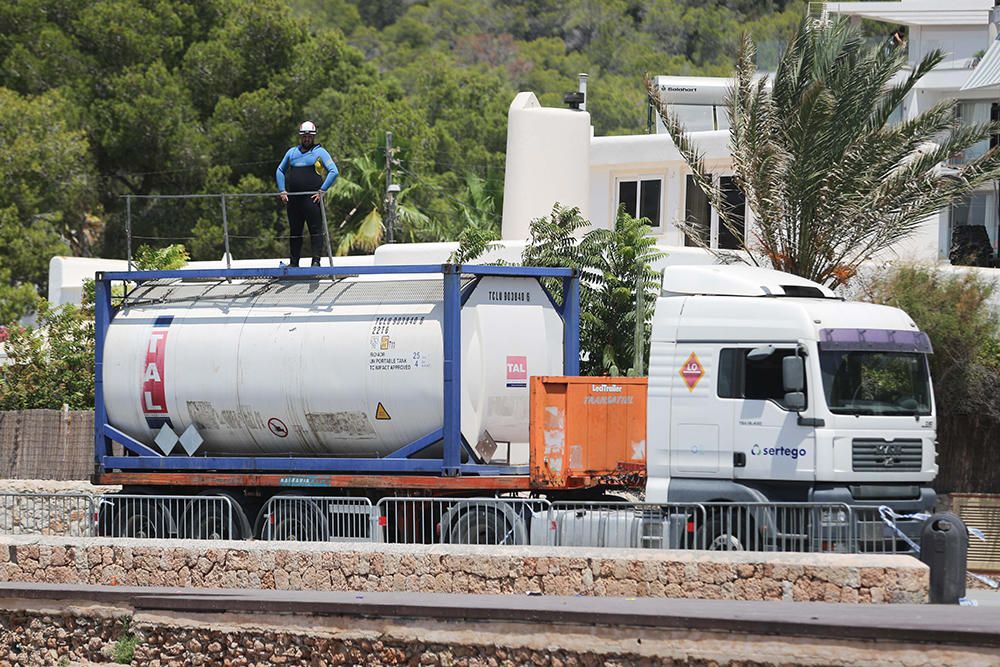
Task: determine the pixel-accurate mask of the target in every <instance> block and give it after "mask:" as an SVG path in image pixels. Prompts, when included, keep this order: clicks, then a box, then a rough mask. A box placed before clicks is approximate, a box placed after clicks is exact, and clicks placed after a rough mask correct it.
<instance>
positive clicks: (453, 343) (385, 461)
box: [94, 263, 580, 476]
mask: <svg viewBox="0 0 1000 667" xmlns="http://www.w3.org/2000/svg"><path fill="white" fill-rule="evenodd" d="M379 274H381V275H399V274H440V275H441V276H442V280H443V289H444V294H443V310H444V312H443V318H442V348H443V355H442V361H443V363H442V372H443V375H444V377H443V381H444V383H443V408H444V420H443V422H444V423H443V425H442V428H440V429H437V430H435V431H434V432H432V433H428V434H426V435H424V436H423V437H421V438H418V439H417V440H415V441H413V442H411V443H408V444H406V445H404V446H403V447H401V448H400V449H398V450H397V451H395V452H393V453H392V454H390V455H388V456H386V457H384V458H381V459H347V458H308V457H302V458H295V457H292V456H288V457H255V456H232V457H208V456H205V457H194V456H190V457H179V456H163V455H161V454H160V453H159V452H156V451H155V450H153V449H151V448H150V447H148V446H146V445H144V444H143V443H141V442H139V441H138V440H135V439H134V438H132V437H131V436H129V435H128V434H126V433H123V432H122V431H120V430H118V429H116V428H115V427H113V426H112V425H111V424H109V423H108V414H107V407H106V406H105V404H104V377H103V375H104V373H103V371H104V341H105V339H106V337H107V333H108V327H109V326H110V324H111V321H112V319H113V318H114V315H115V310H116V309H115V308H114V307H113V306H112V302H111V294H112V290H111V283H112V282H114V281H128V282H136V283H138V282H143V281H147V280H159V279H170V278H182V279H191V278H206V279H207V278H218V279H232V278H258V277H271V278H279V279H280V278H284V277H293V278H303V277H309V276H315V277H336V276H357V275H379ZM463 274H465V275H471V276H477V277H482V276H503V277H511V278H524V279H532V280H540V279H543V278H547V279H558V280H560V282H561V284H562V305H561V306H557V308H556V310H557V312H558V313H559V316H560V317H561V318H562V320H563V372H564V374H566V375H577V374H578V373H579V363H580V340H579V335H580V333H579V320H580V278H579V272H578V271H577V270H576V269H569V268H559V267H531V266H486V265H461V264H450V263H446V264H414V265H406V264H403V265H386V266H354V267H350V266H336V267H303V268H297V267H280V268H249V269H195V270H190V269H177V270H170V271H106V272H98V273H96V274H95V283H94V287H95V290H94V297H95V298H94V301H95V304H94V320H95V342H96V349H95V354H94V361H95V364H94V371H95V377H94V385H95V386H94V389H95V391H94V395H95V399H94V444H95V447H94V463H95V469H96V471H97V472H98V473H100V472H102V471H104V470H107V469H114V468H119V469H122V470H145V471H151V470H159V471H171V472H178V471H190V472H199V471H220V472H222V471H227V472H265V471H271V472H287V473H290V474H296V473H332V472H356V473H361V472H374V473H385V474H393V473H399V474H407V473H410V474H413V473H424V474H433V473H438V474H439V475H442V476H457V475H461V474H462V473H469V474H478V475H525V474H527V472H528V469H527V466H510V465H507V466H499V465H490V464H480V463H462V451H463V447H467V446H468V443H465V441H464V439H463V437H462V431H461V422H462V415H461V409H462V396H461V376H462V374H461V340H462V330H461V308H462V281H461V279H462V275H463ZM440 440H443V442H444V455H443V458H442V459H414V458H412V457H413V455H414V454H416V453H418V452H420V451H423V450H424V449H426V448H428V447H430V446H431V445H433V444H435V443H436V442H438V441H440ZM112 441H115V442H118V443H119V444H121V445H122V446H123V447H124V448H125V449H126V450H127V452H126V454H128V455H126V456H113V455H112V454H113V452H112V448H111V443H112Z"/></svg>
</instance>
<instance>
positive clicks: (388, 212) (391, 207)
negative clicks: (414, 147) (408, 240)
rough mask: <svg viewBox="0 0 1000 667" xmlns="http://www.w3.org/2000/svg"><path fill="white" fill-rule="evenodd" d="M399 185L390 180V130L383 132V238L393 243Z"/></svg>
mask: <svg viewBox="0 0 1000 667" xmlns="http://www.w3.org/2000/svg"><path fill="white" fill-rule="evenodd" d="M397 192H399V186H398V185H394V184H393V182H392V132H386V133H385V238H386V242H387V243H393V241H394V239H393V229H392V228H393V223H394V222H395V220H394V219H393V218H395V217H396V196H395V195H396V193H397Z"/></svg>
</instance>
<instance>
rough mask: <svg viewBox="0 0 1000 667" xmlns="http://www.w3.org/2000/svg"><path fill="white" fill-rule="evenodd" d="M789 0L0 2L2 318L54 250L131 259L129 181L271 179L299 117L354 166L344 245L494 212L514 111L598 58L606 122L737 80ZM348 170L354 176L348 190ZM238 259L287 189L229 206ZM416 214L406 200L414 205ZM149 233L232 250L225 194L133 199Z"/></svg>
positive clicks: (789, 8) (259, 238)
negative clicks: (652, 95)
mask: <svg viewBox="0 0 1000 667" xmlns="http://www.w3.org/2000/svg"><path fill="white" fill-rule="evenodd" d="M804 6H805V3H804V2H800V1H796V2H787V0H728V1H722V0H715V1H712V2H707V3H705V2H701V1H699V0H558V1H556V0H531V1H530V2H528V1H526V0H514V1H512V2H511V1H504V2H501V1H500V0H422V1H414V0H289V2H287V3H286V2H282V1H280V0H155V1H152V2H140V0H72V1H71V0H18V1H17V2H13V3H3V4H2V5H0V158H2V161H3V164H4V165H5V166H4V169H3V174H2V176H0V178H2V179H3V182H2V186H3V187H0V248H2V250H0V253H2V255H0V319H2V320H4V321H9V320H11V319H13V318H14V317H16V316H18V315H20V314H22V313H23V312H24V311H25V310H26V309H28V308H30V305H31V303H33V294H32V292H35V291H39V290H41V289H42V288H43V286H44V282H45V274H46V269H47V262H48V259H49V257H50V256H51V255H52V254H57V253H59V254H65V253H72V254H82V255H88V254H94V255H104V256H115V257H124V255H125V239H124V210H125V206H124V203H123V200H122V195H125V194H134V195H150V194H180V193H223V192H224V193H234V194H235V193H250V192H271V191H273V189H274V183H273V173H274V168H275V166H276V165H277V162H278V161H279V159H280V158H281V155H282V153H283V152H284V151H285V150H286V149H287V148H288V147H289V146H290V145H292V144H293V142H294V141H295V127H296V125H297V123H298V122H299V121H301V120H303V119H304V118H310V119H312V120H314V121H315V122H316V123H317V125H318V126H319V128H320V134H319V141H320V143H322V144H323V145H324V146H325V147H327V148H328V149H329V150H330V151H331V153H332V154H333V156H334V158H335V159H336V160H337V161H338V163H339V164H340V165H341V167H342V169H343V171H344V178H343V180H342V185H340V186H338V187H337V188H336V190H335V191H334V192H331V193H330V195H329V197H328V199H327V202H326V204H327V208H328V218H329V221H330V225H331V230H332V236H333V239H332V241H333V247H334V248H335V249H339V250H340V251H342V252H364V251H367V250H369V249H370V248H371V247H372V244H373V243H377V242H378V239H379V238H380V236H381V233H382V230H381V228H380V225H381V220H382V217H383V216H384V213H385V211H384V201H383V199H382V198H381V197H380V196H379V195H380V193H381V190H380V189H379V188H380V187H381V184H382V183H384V171H383V170H384V167H385V165H384V162H385V158H384V141H385V132H386V131H392V132H393V136H394V142H393V143H394V146H395V147H396V149H397V150H396V152H395V153H394V156H393V172H394V174H395V176H396V178H397V179H398V182H400V183H401V184H402V186H403V192H402V193H401V195H400V196H399V198H398V201H399V203H400V204H402V205H403V208H401V209H398V212H399V213H401V214H404V215H402V216H400V218H399V220H398V224H399V227H398V228H397V231H398V232H399V233H398V234H397V236H398V238H401V239H403V240H407V241H409V240H417V241H419V240H439V239H443V238H450V239H454V238H457V237H458V236H459V234H460V232H461V231H462V229H464V228H465V227H466V226H468V225H470V224H475V225H477V226H478V227H484V226H494V227H495V226H496V225H497V224H498V220H499V211H500V210H501V201H500V196H501V191H502V185H501V184H502V178H503V167H504V150H505V146H506V114H507V107H508V105H509V104H510V101H511V100H512V99H513V97H514V95H515V94H516V92H517V91H519V90H532V91H535V92H536V93H537V94H538V95H539V97H540V98H541V101H542V103H543V104H548V105H560V104H561V101H562V94H563V93H564V92H566V91H568V90H572V89H574V88H575V87H576V75H577V73H578V72H588V73H589V74H590V75H591V79H590V103H589V110H590V111H591V114H592V118H593V122H594V125H595V129H596V131H597V132H598V133H599V134H615V133H626V132H641V131H644V129H645V122H646V113H645V91H644V90H643V87H642V75H643V73H644V72H647V71H648V72H662V73H669V74H694V73H700V74H725V73H728V72H729V71H730V69H731V63H732V62H733V57H734V56H735V53H736V48H737V35H738V34H739V33H740V31H741V30H742V29H744V28H749V29H750V30H751V31H752V32H753V33H754V34H755V35H756V36H757V38H758V40H759V41H760V42H761V43H764V44H775V43H776V42H777V40H778V39H779V38H784V37H785V36H787V35H788V34H790V33H791V31H792V30H793V29H794V25H795V23H796V21H797V18H798V16H800V15H801V14H802V12H803V11H804ZM351 184H353V185H355V186H359V187H356V188H355V187H350V185H351ZM227 203H228V212H229V225H230V231H231V234H232V236H233V238H232V253H233V255H234V256H236V257H240V258H246V257H261V256H272V257H273V256H283V255H284V254H285V253H286V251H287V250H286V245H287V243H286V240H285V238H284V237H285V236H286V235H287V233H288V232H287V223H286V222H285V218H284V214H283V210H282V208H281V207H280V205H279V203H278V202H277V200H276V199H271V198H264V199H242V198H241V199H236V198H230V199H229V200H228V202H227ZM411 212H412V213H413V215H408V214H409V213H411ZM133 213H134V220H135V223H134V230H133V232H134V234H135V236H136V237H137V238H136V240H135V243H136V245H138V244H139V243H143V242H148V243H150V244H156V245H166V244H168V243H171V242H174V241H183V242H184V243H185V245H186V246H187V247H188V248H189V249H190V252H191V255H192V258H193V259H217V258H219V257H221V256H222V253H223V243H222V222H221V214H220V204H219V201H218V200H195V201H191V200H187V201H178V200H161V201H156V202H152V201H149V200H135V201H134V202H133Z"/></svg>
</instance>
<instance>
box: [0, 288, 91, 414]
mask: <svg viewBox="0 0 1000 667" xmlns="http://www.w3.org/2000/svg"><path fill="white" fill-rule="evenodd" d="M33 310H34V311H35V314H36V317H35V324H34V325H32V326H30V327H23V326H20V325H18V324H11V325H9V326H8V327H7V333H8V337H7V340H6V342H5V343H4V346H5V351H6V352H7V363H6V364H4V365H0V410H27V409H30V408H50V409H59V408H61V407H62V406H63V404H66V405H69V407H70V408H72V409H87V408H91V407H93V405H94V318H93V315H92V313H90V312H89V311H87V310H85V309H83V308H78V307H76V306H73V305H65V306H60V307H59V308H52V307H50V306H49V304H48V302H47V301H46V300H45V299H41V298H39V299H37V302H36V303H35V304H34V306H33Z"/></svg>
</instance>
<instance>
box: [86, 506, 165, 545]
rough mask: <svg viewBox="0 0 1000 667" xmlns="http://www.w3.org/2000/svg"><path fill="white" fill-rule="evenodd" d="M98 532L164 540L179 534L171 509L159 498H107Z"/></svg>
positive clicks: (112, 535) (101, 508)
mask: <svg viewBox="0 0 1000 667" xmlns="http://www.w3.org/2000/svg"><path fill="white" fill-rule="evenodd" d="M98 532H99V534H101V535H109V536H111V537H135V538H139V539H163V538H169V537H173V536H175V535H176V534H177V524H176V522H175V520H174V517H173V515H172V514H171V512H170V508H169V507H167V505H166V504H165V503H163V502H161V501H160V500H159V499H156V498H136V497H130V498H118V497H115V496H109V497H105V498H103V499H102V500H101V505H100V510H99V512H98Z"/></svg>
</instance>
